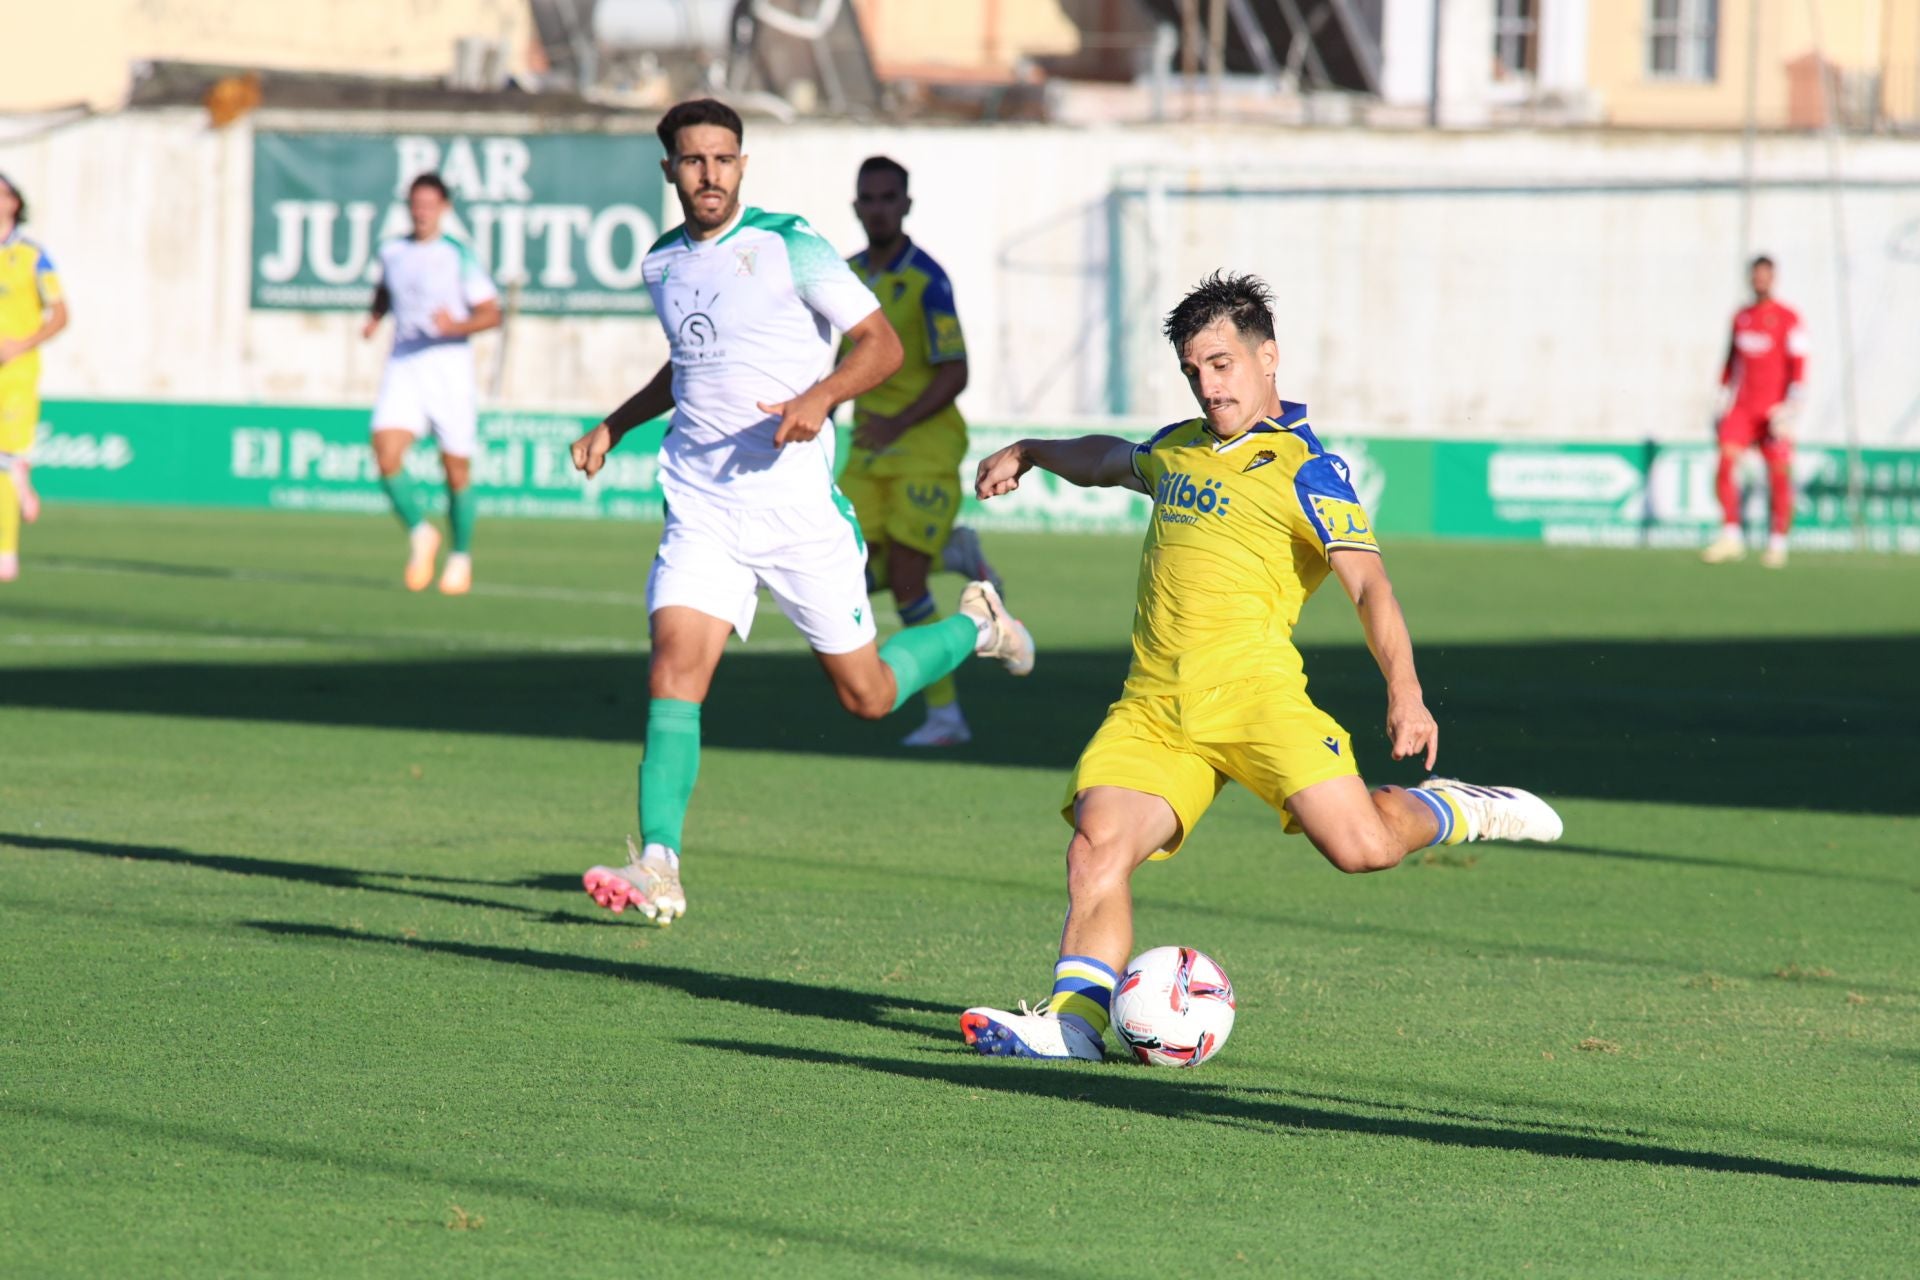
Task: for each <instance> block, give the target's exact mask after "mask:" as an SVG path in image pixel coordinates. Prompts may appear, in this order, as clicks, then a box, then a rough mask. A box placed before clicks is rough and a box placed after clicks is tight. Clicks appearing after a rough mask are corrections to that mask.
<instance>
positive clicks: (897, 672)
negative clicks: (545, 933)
mask: <svg viewBox="0 0 1920 1280" xmlns="http://www.w3.org/2000/svg"><path fill="white" fill-rule="evenodd" d="M658 132H659V135H660V144H661V146H662V147H663V148H664V149H665V150H666V153H667V154H666V158H665V159H663V160H662V161H661V162H660V164H661V168H662V170H663V171H664V172H665V173H666V176H667V181H668V182H670V183H672V184H673V189H674V194H675V195H676V196H677V197H678V198H679V202H680V212H681V215H682V217H684V218H685V221H684V222H683V223H682V224H681V225H680V226H677V227H675V228H674V229H673V230H671V231H669V232H667V234H666V235H664V236H662V237H660V239H659V240H657V241H655V242H654V245H653V247H652V248H651V249H649V250H647V254H646V257H645V259H644V260H643V261H642V273H643V275H644V278H645V280H646V285H647V291H648V293H649V294H651V295H652V298H653V304H654V314H655V315H656V316H658V317H659V320H660V327H661V328H662V329H664V330H665V331H666V335H667V345H668V349H669V353H670V354H669V356H668V359H667V363H666V364H664V365H662V366H661V367H660V370H659V372H657V373H655V374H654V375H653V378H652V380H651V381H650V382H648V383H647V385H646V386H644V387H642V388H641V389H640V390H638V391H636V392H634V394H633V395H631V396H629V397H628V398H627V401H626V403H625V404H622V405H621V406H620V407H619V408H618V409H615V410H614V411H613V412H612V413H610V414H608V415H607V417H606V420H605V421H603V422H601V423H600V425H599V426H597V427H595V428H594V429H593V430H592V431H589V432H587V434H586V435H584V436H582V437H580V439H578V440H576V441H575V442H574V444H573V464H574V466H576V467H578V468H579V469H580V470H581V471H583V472H585V473H586V474H587V476H588V477H589V478H591V477H592V476H593V475H595V474H596V473H597V472H598V471H599V470H600V468H601V467H602V466H604V465H605V464H606V458H607V451H608V450H609V449H612V448H613V447H614V446H615V445H617V444H618V443H619V442H620V440H621V438H622V437H624V436H625V435H626V434H627V433H628V432H629V431H631V430H632V429H633V428H634V427H636V426H639V425H640V424H641V423H643V422H649V421H652V420H653V419H654V418H657V417H659V416H660V415H661V414H663V413H665V412H666V411H667V410H669V409H671V410H672V411H673V420H672V424H671V426H670V428H669V430H668V432H667V436H666V439H665V440H664V441H663V442H662V444H661V446H660V491H661V493H662V494H663V495H664V496H665V497H666V505H667V518H666V527H665V528H664V529H662V530H661V533H660V550H659V552H658V554H657V555H656V556H655V557H654V561H653V572H652V573H651V574H650V575H649V576H648V578H647V622H648V627H649V629H650V631H651V633H652V640H653V646H652V647H653V652H652V656H651V658H650V660H649V665H648V672H647V689H648V694H649V702H648V704H647V746H646V754H645V755H644V756H643V757H642V759H641V763H640V838H641V844H640V846H639V847H636V846H635V845H634V842H633V841H632V840H631V839H629V840H628V841H627V863H626V865H625V866H624V867H591V868H589V869H588V870H587V873H586V875H585V876H583V877H582V882H583V883H584V885H585V887H586V890H587V892H588V893H589V894H590V895H592V897H593V900H594V901H595V902H597V903H599V904H600V905H601V906H603V907H606V908H608V909H609V910H612V911H616V912H618V911H624V910H625V909H626V908H627V907H629V906H634V907H637V908H639V910H640V913H641V914H642V915H644V916H646V917H647V918H648V919H649V920H657V921H659V922H661V923H663V924H664V923H668V922H670V921H672V920H673V919H674V918H675V917H677V916H681V915H685V914H686V910H687V896H686V891H685V889H684V888H683V886H682V885H681V882H680V854H681V837H682V831H683V829H684V826H685V822H686V813H687V806H688V804H689V802H690V801H691V800H692V797H693V786H694V781H695V779H696V778H697V777H698V775H699V770H700V707H701V704H702V703H704V702H705V701H706V697H707V692H708V690H709V689H710V688H711V687H712V685H713V675H714V671H715V669H716V668H717V667H718V666H719V665H720V655H721V654H722V652H724V651H725V649H726V644H727V637H728V635H729V634H738V635H739V637H740V638H741V639H742V640H745V639H746V638H747V633H748V631H749V630H750V629H751V627H752V625H753V615H754V612H755V610H756V607H757V605H758V602H759V591H760V588H761V587H763V586H764V587H766V588H767V590H768V591H769V592H770V593H771V594H772V595H773V598H774V599H775V600H776V601H777V602H778V603H779V605H780V610H781V612H782V613H784V614H786V615H787V619H788V621H790V622H792V623H793V625H794V627H795V628H796V629H797V630H798V631H799V632H800V634H801V635H802V636H804V637H805V638H806V641H807V645H808V647H809V648H811V649H812V650H813V652H814V656H815V657H816V658H817V659H818V660H819V663H820V668H821V670H822V671H824V672H825V673H826V676H827V679H828V680H830V681H831V682H832V683H833V688H834V693H835V694H836V695H838V697H839V699H840V705H841V706H843V707H845V708H846V709H847V710H848V711H850V712H852V713H853V714H854V715H857V716H860V717H861V718H863V719H869V720H872V719H878V718H879V717H881V716H884V715H887V714H888V713H890V712H893V711H897V710H899V708H900V707H901V705H902V704H904V703H905V702H906V700H907V699H908V698H911V697H912V696H913V695H914V694H916V693H918V692H919V691H920V690H922V689H924V688H926V687H927V686H928V685H929V684H931V683H932V682H934V681H935V680H939V679H941V678H942V677H944V676H946V675H948V674H949V673H951V672H952V671H953V669H954V668H955V667H957V666H959V665H960V664H961V663H962V662H964V661H966V659H967V656H968V655H969V654H978V655H979V656H981V657H984V658H998V659H1000V660H1001V661H1002V662H1004V663H1005V664H1006V666H1007V669H1008V670H1010V671H1012V672H1013V673H1014V674H1015V675H1025V674H1027V673H1028V672H1029V671H1031V670H1032V669H1033V640H1032V638H1031V637H1029V636H1028V634H1027V630H1026V628H1025V627H1023V626H1021V625H1020V624H1019V623H1018V622H1017V621H1015V620H1014V619H1012V618H1010V617H1008V616H1007V615H1006V612H1005V610H1004V609H1002V607H1001V605H1000V596H999V593H998V592H996V591H995V590H994V588H993V586H992V584H991V583H987V582H971V583H968V584H967V588H966V590H965V591H964V592H962V593H961V596H960V613H959V614H958V615H957V616H955V617H952V618H947V619H945V620H943V621H941V622H939V623H937V624H931V625H928V626H923V627H912V628H909V629H908V630H905V631H902V632H899V633H898V634H896V635H894V636H891V637H889V638H888V640H887V642H886V644H885V645H876V643H875V638H876V634H877V633H876V630H875V627H874V622H873V604H872V602H871V601H870V600H869V599H868V597H867V583H866V566H867V551H866V542H865V540H864V539H863V538H862V537H861V536H860V528H859V523H858V521H857V520H856V519H855V517H854V514H853V510H852V506H851V504H849V503H848V502H847V499H846V497H845V496H844V495H842V494H841V493H840V491H839V490H838V489H837V488H835V486H834V483H833V455H834V435H833V431H832V429H831V425H832V424H831V421H830V420H831V417H832V414H833V410H834V406H836V405H839V404H843V403H845V402H846V401H848V400H854V399H857V398H858V397H860V396H862V395H864V394H866V393H867V392H868V391H871V390H872V389H873V388H874V387H877V386H879V385H880V383H882V382H883V381H885V380H886V379H887V378H888V377H889V376H891V375H892V374H893V372H894V371H895V370H896V369H898V368H899V367H900V338H899V336H898V335H897V334H896V333H895V332H894V329H893V326H892V325H891V324H889V323H888V322H887V317H886V316H885V315H883V314H882V313H881V310H880V304H879V302H878V301H877V300H876V299H875V298H874V296H873V291H872V290H870V289H868V288H867V287H866V286H865V285H864V284H862V283H861V282H860V280H859V278H858V277H856V276H855V275H854V274H853V272H852V271H851V270H850V269H849V268H848V266H847V264H846V263H845V262H843V261H841V259H840V256H839V254H837V253H835V252H834V250H833V248H832V246H831V245H829V244H828V243H827V242H826V240H825V239H824V238H822V237H821V235H820V234H819V233H818V232H816V231H815V230H814V229H813V228H812V227H811V226H809V225H807V223H806V221H805V220H804V219H802V218H798V217H795V216H794V215H792V214H785V213H768V212H766V211H765V210H762V209H754V208H744V207H742V206H741V204H740V184H741V182H742V180H743V179H744V178H745V177H746V171H747V157H746V156H745V155H744V154H743V153H742V150H741V139H742V125H741V123H740V116H739V114H738V113H737V112H735V111H734V110H733V109H732V108H731V107H729V106H727V105H726V104H725V103H722V102H716V101H714V100H713V99H711V98H701V99H697V100H695V101H692V102H682V103H680V104H679V105H678V106H675V107H674V108H673V109H672V110H670V111H668V112H667V114H666V115H665V116H664V117H662V118H661V120H660V125H659V129H658ZM836 329H837V330H839V331H840V332H841V333H844V334H845V335H846V336H847V339H848V346H847V347H846V349H845V353H844V354H843V355H842V356H841V358H840V360H839V362H838V364H836V363H835V362H834V343H833V342H832V340H831V334H832V332H833V331H834V330H836ZM822 427H826V428H828V429H827V430H826V431H825V432H824V433H823V432H822Z"/></svg>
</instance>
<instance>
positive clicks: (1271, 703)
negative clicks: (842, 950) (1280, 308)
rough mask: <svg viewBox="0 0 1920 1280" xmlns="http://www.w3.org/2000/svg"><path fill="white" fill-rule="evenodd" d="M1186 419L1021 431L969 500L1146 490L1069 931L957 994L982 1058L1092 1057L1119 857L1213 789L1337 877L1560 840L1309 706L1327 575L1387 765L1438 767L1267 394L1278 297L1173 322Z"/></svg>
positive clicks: (1370, 557)
mask: <svg viewBox="0 0 1920 1280" xmlns="http://www.w3.org/2000/svg"><path fill="white" fill-rule="evenodd" d="M1166 333H1167V337H1168V338H1169V339H1170V340H1171V341H1172V343H1173V349H1174V351H1175V352H1176V353H1177V354H1178V355H1179V358H1180V371H1181V373H1182V374H1183V375H1185V377H1186V379H1187V385H1188V386H1189V387H1190V388H1191V389H1192V391H1193V397H1194V399H1195V400H1197V401H1198V402H1199V404H1200V409H1201V416H1200V417H1198V418H1191V419H1188V420H1187V421H1184V422H1176V423H1174V424H1173V425H1172V426H1170V427H1168V428H1166V429H1165V430H1164V431H1161V432H1160V433H1159V434H1158V435H1156V436H1154V437H1153V438H1152V439H1151V440H1148V441H1145V442H1143V443H1140V444H1135V443H1134V442H1132V441H1130V440H1122V439H1118V438H1116V437H1113V436H1082V437H1080V438H1079V439H1077V440H1022V441H1020V442H1019V443H1018V444H1014V445H1009V446H1008V447H1007V448H1005V449H1002V450H1000V451H999V452H998V453H995V454H993V455H992V456H991V457H989V458H987V459H985V460H984V461H983V462H981V464H980V470H979V474H978V476H977V478H976V480H975V490H976V492H977V493H978V494H979V495H980V497H982V498H993V497H997V496H999V495H1001V494H1005V493H1011V492H1012V491H1013V490H1014V489H1016V488H1017V487H1019V484H1020V477H1021V476H1023V475H1025V474H1026V472H1027V471H1028V469H1029V468H1032V467H1036V466H1037V467H1042V468H1044V469H1046V470H1048V471H1051V472H1053V473H1054V474H1055V475H1058V476H1060V477H1062V478H1064V479H1066V480H1069V481H1071V482H1073V483H1074V484H1079V485H1110V486H1118V487H1121V488H1127V489H1135V490H1138V491H1139V492H1141V493H1145V494H1147V495H1149V496H1150V497H1151V498H1152V499H1153V515H1152V521H1151V523H1150V524H1149V526H1148V532H1147V538H1146V545H1145V547H1144V548H1143V549H1142V555H1141V559H1140V580H1139V607H1138V608H1137V609H1136V611H1135V613H1134V624H1133V667H1132V669H1131V670H1130V671H1129V672H1128V674H1127V683H1126V687H1125V688H1124V689H1123V690H1122V691H1121V695H1120V700H1119V701H1118V702H1116V703H1114V704H1113V706H1112V707H1111V708H1109V709H1108V711H1107V718H1106V722H1105V723H1104V724H1102V725H1101V726H1100V729H1099V731H1098V732H1096V733H1095V734H1094V735H1093V741H1091V742H1089V743H1088V744H1087V749H1086V751H1085V752H1084V753H1083V754H1082V755H1081V757H1080V763H1079V765H1078V766H1077V767H1076V768H1075V770H1074V775H1073V780H1072V782H1071V783H1070V784H1069V785H1068V787H1067V796H1066V806H1065V808H1064V809H1063V810H1062V812H1063V814H1064V815H1065V816H1066V818H1067V820H1068V821H1069V822H1071V823H1072V824H1073V840H1072V842H1071V843H1069V844H1068V846H1067V896H1068V899H1069V907H1068V914H1067V924H1066V929H1065V931H1064V934H1063V936H1062V937H1061V941H1060V958H1059V961H1058V963H1057V964H1056V965H1055V966H1054V983H1053V996H1052V998H1051V999H1050V1000H1049V1001H1048V1003H1047V1007H1046V1008H1045V1009H1042V1010H1037V1011H1034V1010H1028V1009H1026V1008H1024V1007H1022V1009H1021V1011H1020V1012H1018V1013H1008V1012H1006V1011H1004V1010H1001V1009H991V1008H974V1009H969V1010H967V1011H966V1012H965V1013H964V1014H962V1015H961V1018H960V1029H961V1032H962V1034H964V1035H965V1037H966V1040H967V1043H968V1044H970V1045H972V1046H973V1047H974V1048H975V1049H977V1050H979V1051H980V1052H981V1053H985V1054H991V1055H994V1056H1012V1057H1028V1058H1087V1059H1094V1060H1098V1059H1099V1058H1101V1057H1103V1056H1104V1055H1105V1052H1106V1046H1105V1042H1104V1040H1103V1036H1104V1034H1105V1033H1106V1031H1107V1027H1108V1009H1109V1004H1110V1001H1111V998H1112V995H1113V987H1114V982H1115V980H1116V975H1117V974H1118V973H1119V972H1120V971H1121V969H1122V968H1124V967H1125V965H1126V962H1127V957H1128V956H1129V955H1130V954H1131V952H1132V947H1133V897H1132V892H1131V890H1130V888H1129V886H1130V884H1131V881H1132V878H1133V873H1134V871H1135V870H1136V869H1137V868H1138V867H1139V866H1140V864H1141V863H1143V862H1145V861H1147V860H1148V859H1149V858H1166V857H1171V856H1172V855H1173V854H1174V853H1175V852H1177V851H1178V850H1179V849H1180V847H1181V845H1182V844H1183V843H1184V842H1185V841H1186V839H1187V837H1188V836H1190V835H1191V834H1192V833H1193V828H1194V826H1195V824H1197V823H1198V822H1199V821H1200V817H1201V815H1202V814H1204V813H1205V812H1206V811H1207V807H1208V806H1209V805H1210V804H1212V803H1213V798H1214V797H1215V796H1216V795H1218V794H1219V793H1220V789H1221V788H1222V787H1224V786H1226V784H1227V783H1228V781H1234V782H1238V783H1239V784H1240V785H1241V786H1243V787H1246V788H1247V789H1248V790H1250V791H1252V792H1253V793H1254V794H1256V795H1258V796H1259V797H1260V798H1261V799H1263V800H1265V801H1266V802H1267V803H1268V804H1270V805H1272V806H1273V807H1274V808H1275V809H1277V810H1279V812H1280V815H1281V818H1282V820H1283V822H1284V824H1285V829H1286V830H1287V831H1289V832H1300V833H1304V834H1305V835H1306V837H1307V839H1308V840H1310V841H1312V842H1313V846H1314V847H1315V848H1316V849H1318V850H1319V851H1320V852H1321V854H1323V855H1324V856H1325V857H1326V859H1327V861H1329V862H1331V863H1333V865H1334V866H1336V867H1338V868H1340V870H1342V871H1355V872H1357V871H1381V870H1385V869H1386V868H1388V867H1391V866H1394V865H1395V864H1397V863H1398V862H1399V861H1400V860H1401V859H1402V858H1404V857H1406V856H1407V854H1409V853H1411V852H1412V851H1413V850H1415V849H1419V848H1422V847H1424V846H1426V845H1432V844H1456V843H1458V842H1460V841H1463V840H1557V839H1559V837H1560V830H1561V828H1560V818H1559V816H1558V815H1557V814H1555V813H1554V811H1553V810H1552V808H1550V807H1549V806H1548V805H1547V804H1546V802H1545V801H1543V800H1541V799H1540V798H1539V797H1538V796H1534V795H1530V794H1529V793H1527V792H1525V791H1520V790H1516V789H1514V788H1511V787H1478V786H1471V785H1468V784H1466V783H1462V782H1456V781H1453V780H1451V779H1445V778H1429V779H1427V781H1426V782H1424V783H1422V784H1421V785H1420V786H1418V787H1412V788H1403V787H1380V788H1378V789H1376V790H1374V791H1371V792H1370V791H1368V790H1367V786H1366V784H1365V783H1364V782H1362V781H1361V780H1360V773H1359V769H1358V767H1357V766H1356V764H1355V762H1354V759H1353V744H1352V741H1351V739H1349V738H1348V736H1347V731H1346V730H1345V729H1343V728H1341V727H1340V725H1339V724H1338V723H1337V722H1336V721H1335V720H1334V719H1333V717H1332V716H1329V715H1328V714H1327V713H1326V712H1324V711H1322V710H1320V709H1319V708H1318V707H1316V706H1314V705H1313V702H1312V700H1311V699H1310V698H1308V697H1307V677H1306V672H1305V669H1304V666H1303V664H1302V662H1301V659H1300V653H1299V650H1297V649H1295V648H1294V647H1293V640H1292V633H1293V625H1294V623H1295V622H1296V621H1297V620H1298V619H1299V617H1300V606H1301V605H1303V604H1305V603H1306V600H1307V597H1308V596H1310V595H1312V594H1313V592H1314V589H1315V588H1317V587H1318V586H1319V585H1320V584H1321V583H1322V582H1323V581H1324V580H1325V579H1326V577H1327V575H1328V574H1329V573H1331V574H1333V576H1334V577H1336V578H1338V579H1339V580H1340V585H1341V587H1342V588H1344V589H1345V591H1346V593H1347V595H1348V596H1349V597H1350V598H1351V599H1352V600H1353V603H1354V607H1355V608H1356V609H1357V610H1358V611H1359V614H1360V626H1361V629H1362V630H1363V631H1364V632H1365V633H1366V637H1367V645H1368V647H1369V648H1370V649H1372V650H1373V655H1374V658H1375V660H1376V661H1377V662H1378V663H1379V664H1380V674H1381V675H1382V676H1384V677H1385V679H1386V683H1387V739H1388V741H1389V743H1390V744H1391V749H1392V754H1393V758H1394V759H1396V760H1402V759H1406V758H1408V757H1410V756H1414V757H1424V760H1425V764H1426V766H1427V768H1429V769H1431V768H1432V767H1433V763H1434V759H1435V757H1436V756H1437V754H1438V752H1439V749H1440V729H1439V726H1438V725H1436V724H1435V723H1434V719H1433V716H1432V715H1431V714H1430V713H1429V712H1428V711H1427V707H1426V701H1425V698H1424V696H1423V695H1422V693H1421V690H1420V681H1419V678H1418V677H1417V676H1416V675H1415V674H1414V669H1413V644H1412V641H1411V640H1409V639H1408V636H1407V624H1406V620H1405V619H1404V618H1403V617H1402V616H1401V614H1400V605H1399V603H1398V602H1397V601H1396V600H1395V599H1394V595H1393V584H1392V583H1391V582H1390V581H1388V579H1387V571H1386V568H1385V566H1384V565H1383V563H1382V561H1381V558H1380V548H1379V545H1378V543H1377V542H1376V541H1375V540H1374V535H1373V527H1372V524H1371V522H1370V521H1369V520H1368V518H1367V513H1366V511H1365V509H1364V508H1363V507H1362V506H1361V504H1360V499H1359V497H1358V496H1357V495H1356V494H1355V493H1354V490H1353V486H1352V484H1351V483H1350V482H1349V479H1348V476H1347V466H1346V463H1344V462H1342V461H1341V460H1340V459H1339V458H1338V457H1337V456H1335V455H1333V454H1331V453H1328V452H1327V451H1326V450H1325V449H1323V448H1321V446H1320V442H1319V440H1317V439H1316V438H1315V437H1314V434H1313V430H1312V428H1311V427H1309V426H1308V425H1307V408H1306V406H1305V405H1302V404H1293V403H1290V402H1288V401H1284V400H1282V399H1280V397H1279V395H1278V394H1277V392H1276V391H1275V389H1274V371H1275V368H1276V366H1277V365H1278V363H1279V347H1278V346H1277V345H1276V343H1275V341H1274V335H1273V305H1272V295H1271V294H1270V293H1269V292H1268V290H1267V287H1266V285H1265V284H1263V283H1261V282H1260V281H1259V280H1258V279H1256V278H1254V277H1252V276H1220V275H1215V276H1213V277H1211V278H1209V279H1207V280H1205V281H1203V282H1202V283H1201V284H1200V285H1199V286H1198V287H1197V288H1195V289H1194V290H1193V291H1192V292H1191V293H1189V294H1188V295H1187V296H1186V298H1185V299H1184V300H1182V302H1181V303H1180V305H1179V306H1178V307H1176V308H1174V311H1173V314H1172V315H1170V316H1168V317H1167V323H1166Z"/></svg>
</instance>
